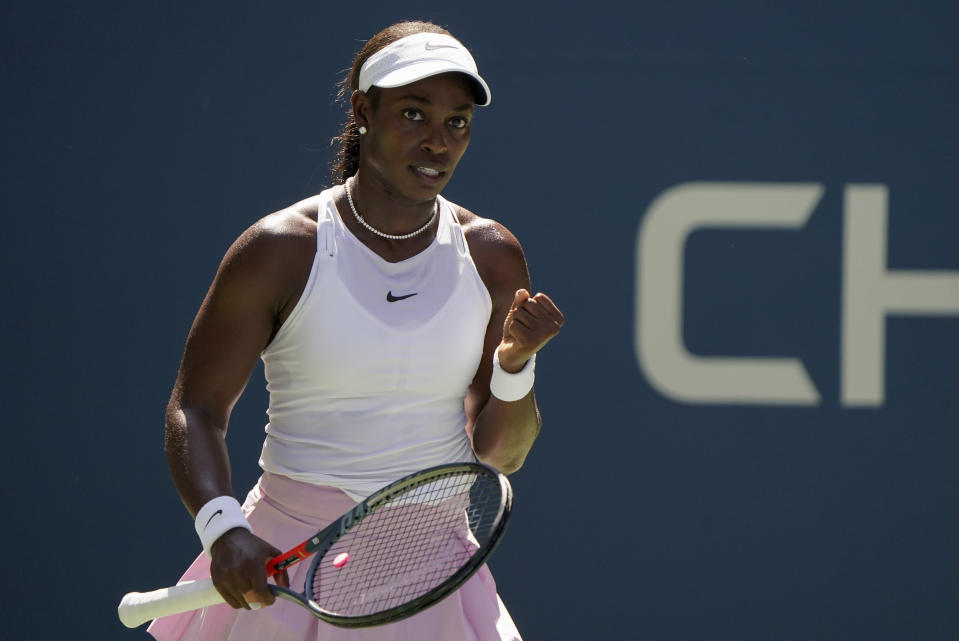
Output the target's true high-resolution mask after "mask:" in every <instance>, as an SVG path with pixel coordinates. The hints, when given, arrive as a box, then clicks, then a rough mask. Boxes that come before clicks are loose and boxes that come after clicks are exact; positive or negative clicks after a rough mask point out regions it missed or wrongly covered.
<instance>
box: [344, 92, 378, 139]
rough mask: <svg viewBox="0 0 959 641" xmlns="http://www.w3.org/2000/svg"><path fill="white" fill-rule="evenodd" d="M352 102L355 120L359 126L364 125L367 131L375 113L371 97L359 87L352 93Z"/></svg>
mask: <svg viewBox="0 0 959 641" xmlns="http://www.w3.org/2000/svg"><path fill="white" fill-rule="evenodd" d="M350 104H351V105H352V106H353V121H354V122H355V123H356V126H357V127H364V128H365V130H366V131H369V129H370V120H371V116H372V115H373V113H372V112H373V105H372V103H371V102H370V97H369V96H368V95H366V94H365V93H363V92H362V91H360V90H359V89H357V90H356V91H354V92H353V93H352V95H350Z"/></svg>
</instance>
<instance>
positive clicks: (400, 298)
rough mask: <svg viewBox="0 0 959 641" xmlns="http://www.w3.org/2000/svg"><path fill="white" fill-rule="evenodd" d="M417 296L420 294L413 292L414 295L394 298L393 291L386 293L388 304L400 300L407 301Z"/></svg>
mask: <svg viewBox="0 0 959 641" xmlns="http://www.w3.org/2000/svg"><path fill="white" fill-rule="evenodd" d="M417 294H419V292H413V293H412V294H404V295H403V296H394V295H393V291H392V290H390V291H388V292H386V302H387V303H395V302H396V301H398V300H406V299H407V298H410V297H411V296H416V295H417Z"/></svg>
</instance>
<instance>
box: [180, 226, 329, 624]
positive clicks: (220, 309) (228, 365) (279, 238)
mask: <svg viewBox="0 0 959 641" xmlns="http://www.w3.org/2000/svg"><path fill="white" fill-rule="evenodd" d="M313 234H314V235H313V236H312V239H311V237H310V230H309V222H308V221H307V220H306V219H305V218H304V217H302V216H299V215H298V214H290V213H286V214H274V215H272V216H268V217H267V218H265V219H263V220H261V221H260V222H258V223H257V224H256V225H254V226H253V227H251V228H250V229H248V230H247V231H246V232H245V233H244V234H243V235H242V236H240V238H238V239H237V241H236V242H235V243H233V245H232V246H231V247H230V249H229V250H228V251H227V253H226V256H225V257H224V258H223V261H222V263H221V264H220V267H219V269H218V271H217V274H216V277H215V278H214V280H213V284H212V285H211V286H210V289H209V291H208V292H207V295H206V297H205V299H204V300H203V304H202V305H201V306H200V310H199V312H198V313H197V315H196V319H195V320H194V322H193V326H192V328H191V330H190V333H189V336H188V338H187V341H186V347H185V349H184V353H183V359H182V361H181V364H180V369H179V371H178V373H177V378H176V383H175V385H174V387H173V393H172V395H171V397H170V402H169V404H168V405H167V411H166V438H165V450H166V456H167V463H168V465H169V467H170V472H171V474H172V476H173V482H174V485H175V486H176V489H177V492H178V493H179V495H180V498H181V499H182V500H183V503H184V505H185V506H186V508H187V510H189V512H190V514H191V516H193V517H195V516H196V513H197V512H198V511H199V510H200V508H202V507H203V505H205V504H206V503H207V502H208V501H210V500H211V499H214V498H216V497H218V496H232V495H233V489H232V485H231V478H230V461H229V457H228V455H227V448H226V442H225V437H226V432H227V425H228V423H229V418H230V413H231V411H232V409H233V406H234V404H235V403H236V401H237V399H238V398H239V397H240V394H241V393H242V392H243V389H244V388H245V387H246V383H247V381H248V380H249V377H250V374H251V373H252V371H253V368H254V366H255V364H256V361H257V359H258V358H259V356H260V353H261V352H262V351H263V349H264V348H265V347H266V346H267V345H268V344H269V342H270V340H271V339H272V337H273V335H274V333H275V331H276V329H277V328H278V327H279V324H280V323H281V322H282V320H283V318H285V315H286V314H287V313H288V311H289V310H290V309H292V306H293V305H295V303H296V299H298V297H299V293H300V291H302V286H303V283H305V279H306V278H307V277H308V274H309V265H310V263H311V262H312V256H313V250H314V248H315V227H314V232H313ZM304 264H305V273H304ZM279 552H280V551H279V550H277V549H276V548H274V547H273V546H271V545H270V544H268V543H266V542H265V541H262V540H261V539H259V538H257V537H255V536H254V535H252V534H251V533H249V532H248V531H246V530H244V529H242V528H234V529H232V530H229V531H228V532H227V533H225V534H224V535H223V536H221V537H220V538H218V539H217V540H216V542H215V543H214V544H213V546H212V547H211V556H212V562H211V576H212V578H213V580H214V583H215V585H216V587H217V589H218V590H219V591H220V593H221V594H222V595H223V597H224V600H225V601H226V602H227V603H229V604H230V605H231V606H233V607H246V608H248V607H249V606H248V601H259V602H261V603H265V604H269V603H272V602H273V595H272V593H271V592H270V591H269V589H268V588H267V583H266V573H265V570H264V568H265V565H266V562H267V561H269V560H270V559H271V558H273V557H274V556H275V555H276V554H279ZM279 580H280V581H281V582H285V577H280V578H279ZM251 590H252V592H254V593H255V594H256V598H253V597H252V595H249V594H247V593H249V592H250V591H251ZM244 594H247V597H246V598H245V597H244Z"/></svg>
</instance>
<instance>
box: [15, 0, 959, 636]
mask: <svg viewBox="0 0 959 641" xmlns="http://www.w3.org/2000/svg"><path fill="white" fill-rule="evenodd" d="M0 16H2V19H0V35H2V38H0V51H2V53H3V64H0V79H2V86H3V87H4V91H3V93H4V96H3V99H2V100H0V109H2V112H3V118H2V119H0V132H2V139H3V144H4V152H5V153H4V154H3V156H2V159H0V162H2V165H3V173H2V175H3V177H4V178H3V180H2V182H0V184H2V187H0V207H2V212H3V217H4V223H5V224H4V227H5V232H4V239H5V248H4V251H3V252H2V257H0V260H2V261H3V270H4V273H6V274H7V276H6V278H4V279H3V281H4V284H3V297H4V301H5V307H4V309H5V313H4V329H5V331H4V339H5V340H4V342H5V350H4V351H5V361H6V367H5V370H6V375H5V376H4V379H5V380H4V386H3V394H4V406H5V408H6V409H7V421H6V430H5V435H6V447H5V453H6V455H5V459H6V463H7V467H8V475H7V481H6V483H5V484H4V486H3V490H2V491H3V497H4V499H5V503H6V506H7V510H8V511H7V515H6V517H5V518H4V528H3V535H2V536H3V540H4V544H5V548H6V549H7V550H8V564H7V578H6V580H5V581H4V582H3V588H2V590H3V596H4V602H5V604H6V608H7V611H8V612H9V613H10V616H8V617H7V618H6V619H5V622H4V628H5V630H6V631H7V632H5V634H7V635H9V638H16V639H64V638H77V639H86V638H89V639H99V640H106V639H116V640H121V639H143V638H145V635H144V633H143V632H142V631H128V630H126V629H124V628H122V627H121V626H120V624H119V622H118V621H117V620H116V618H115V610H114V608H115V605H116V602H117V601H118V599H119V597H120V596H121V595H122V594H123V593H124V592H126V591H128V590H131V589H146V588H152V587H158V586H161V585H166V584H168V583H170V582H171V581H173V580H175V579H176V578H177V576H178V575H179V573H180V571H181V570H182V569H183V567H185V565H186V564H187V562H188V560H189V559H191V558H192V556H193V555H194V554H195V552H196V547H197V544H196V541H195V535H194V534H193V531H192V528H191V523H190V520H189V518H188V516H187V515H186V513H185V511H184V510H183V508H182V506H181V505H180V503H179V500H178V499H177V497H176V495H175V493H174V491H173V488H172V485H171V483H170V482H169V479H168V474H167V471H166V467H165V462H164V458H163V454H162V419H163V409H164V405H165V402H166V398H167V396H168V394H169V390H170V386H171V384H172V382H173V377H174V375H175V371H176V367H177V364H178V361H179V357H180V353H181V350H182V345H183V341H184V339H185V336H186V332H187V329H188V327H189V324H190V322H191V320H192V317H193V314H194V313H195V310H196V308H197V306H198V305H199V303H200V301H201V300H202V297H203V295H204V293H205V290H206V287H207V286H208V284H209V281H210V279H211V277H212V275H213V273H214V271H215V269H216V266H217V264H218V262H219V259H220V257H221V256H222V254H223V252H224V251H225V250H226V248H227V247H228V245H229V244H230V242H231V241H232V240H233V238H234V237H235V236H236V235H237V234H238V233H239V232H240V231H241V230H242V229H244V228H245V227H246V226H247V225H248V224H250V223H251V222H252V221H254V220H255V219H257V218H258V217H260V216H261V215H263V214H265V213H268V212H270V211H273V210H276V209H278V208H280V207H282V206H285V205H287V204H289V203H291V202H293V201H295V200H298V199H300V198H303V197H305V196H307V195H310V194H313V193H315V192H317V191H319V190H320V189H322V188H324V187H325V186H326V185H327V184H328V178H327V173H328V172H327V166H328V164H329V161H330V158H331V148H330V146H329V140H330V138H331V137H332V136H334V135H335V134H336V133H337V132H338V129H339V126H338V125H339V123H340V122H341V119H342V117H343V107H342V105H339V104H336V103H335V102H334V94H335V90H334V84H335V82H336V81H337V80H338V79H339V78H340V76H341V75H342V72H343V70H344V69H345V68H346V67H347V66H348V65H349V64H350V62H351V60H352V55H353V53H354V52H355V51H356V49H358V48H359V46H360V44H361V42H362V41H363V40H365V39H366V38H367V37H369V36H370V35H371V34H372V33H374V32H375V31H377V30H378V29H379V28H381V27H382V26H385V25H387V24H389V23H391V22H394V21H396V20H399V19H404V18H409V17H417V18H426V19H432V20H434V21H436V22H439V23H441V24H444V25H447V26H448V27H449V28H450V29H451V30H452V31H453V32H454V33H455V34H456V35H457V36H458V37H459V38H460V39H462V40H463V41H464V42H465V43H467V45H468V46H470V47H471V49H472V50H473V52H474V55H475V57H476V58H477V61H478V63H479V66H480V69H481V70H482V73H483V75H484V77H485V78H486V79H487V80H488V81H489V82H490V84H491V86H492V90H493V104H492V106H491V107H490V108H489V109H484V110H482V111H480V112H479V115H478V117H477V119H476V122H475V125H474V133H473V142H472V144H471V148H470V150H469V152H467V155H466V157H465V158H464V160H463V162H462V163H461V166H460V169H459V171H458V172H457V175H456V177H455V178H454V180H453V182H452V184H451V186H450V188H449V190H448V192H447V194H446V195H447V196H448V197H450V198H451V199H453V200H455V201H457V202H460V203H462V204H464V205H466V206H467V207H469V208H471V209H473V210H474V211H476V212H477V213H479V214H481V215H485V216H490V217H494V218H497V219H499V220H501V221H502V222H504V223H505V224H506V225H507V226H508V227H510V229H511V230H513V232H514V233H515V234H516V235H517V236H518V237H519V238H520V240H521V241H522V242H523V244H524V246H525V248H526V252H527V257H528V260H529V263H530V266H531V270H532V274H533V283H534V288H536V289H537V290H542V291H545V292H548V293H549V294H550V295H551V296H552V297H553V298H554V299H555V300H556V301H557V302H558V303H559V304H560V305H561V307H562V308H563V310H564V312H565V313H566V316H567V326H566V328H565V329H564V331H563V334H562V335H561V336H560V337H559V338H557V339H556V340H555V341H554V343H552V344H551V345H550V346H549V347H548V348H547V349H546V350H545V351H544V352H543V353H542V355H541V357H540V359H539V367H538V379H537V389H538V393H539V397H540V403H541V406H542V409H543V413H544V418H545V425H544V428H543V433H542V436H541V438H540V441H539V442H538V443H537V445H536V448H535V449H534V451H533V453H532V455H531V456H530V458H529V460H528V462H527V464H526V466H525V467H524V468H523V469H522V470H521V471H520V472H519V473H517V474H516V475H515V476H514V478H513V483H514V487H515V490H516V514H515V519H514V521H513V523H512V525H511V528H510V532H509V535H508V537H507V538H506V540H505V541H504V543H503V545H502V547H501V548H500V550H499V551H498V552H497V555H496V556H495V557H494V559H493V562H492V566H493V570H494V573H495V575H496V577H497V580H498V583H499V588H500V592H501V594H502V596H503V598H504V600H505V601H506V602H507V604H508V606H509V607H510V609H511V611H512V613H513V615H514V618H515V619H516V622H517V624H518V625H519V627H520V630H521V631H522V632H523V633H524V635H525V637H526V638H527V639H529V640H535V639H554V640H560V639H570V640H572V639H595V638H617V639H654V640H690V641H692V640H698V639H703V638H711V639H717V640H720V639H723V640H725V639H729V640H736V641H743V640H747V639H755V640H756V641H770V640H776V641H789V640H801V639H802V640H805V639H816V640H817V641H822V640H830V639H835V640H837V641H838V640H844V641H845V640H849V639H869V640H873V641H875V640H894V639H923V640H938V639H943V640H945V639H955V638H957V637H959V617H957V616H956V605H957V602H959V601H957V599H959V547H957V546H956V541H957V540H959V518H957V498H959V466H957V465H956V458H957V454H959V420H957V416H959V400H957V397H959V395H957V393H956V392H957V389H959V339H957V335H959V318H957V317H959V251H957V249H956V248H957V239H959V222H957V216H956V212H957V211H959V193H957V191H956V184H957V178H959V152H957V149H959V125H957V119H956V113H957V110H959V86H957V81H959V45H957V41H959V39H957V38H956V33H957V29H959V9H957V5H956V4H955V3H953V2H946V1H938V2H932V1H929V2H922V1H920V2H913V3H910V4H908V5H904V4H903V3H893V2H885V1H882V2H852V1H840V2H835V3H827V5H824V6H822V7H816V6H813V4H812V3H807V2H780V3H772V4H770V3H763V2H748V1H744V0H743V1H735V2H722V3H719V2H707V1H704V0H698V1H690V2H662V1H654V2H645V3H637V4H633V5H626V4H623V3H619V2H610V1H608V0H599V1H598V2H592V3H589V4H586V5H584V4H582V3H564V2H554V3H550V4H548V5H547V4H542V5H540V4H529V5H524V4H522V3H515V2H500V1H498V0H493V1H490V2H485V3H482V4H479V5H476V6H475V7H472V8H455V9H454V8H444V7H443V6H442V5H439V4H437V3H424V2H420V1H418V0H414V1H412V2H409V3H406V4H404V6H403V7H402V8H382V7H376V6H369V4H368V3H367V4H364V5H356V6H354V5H349V4H341V6H337V7H330V6H326V5H325V4H323V3H319V2H279V3H274V4H272V5H270V6H265V5H264V4H263V3H254V2H236V1H234V2H230V3H198V4H194V3H172V4H171V3H121V2H100V3H73V2H60V3H35V4H27V3H23V2H21V3H7V4H5V5H4V7H3V9H2V10H0ZM265 402H266V397H265V393H264V392H263V390H262V375H261V374H260V373H259V372H257V373H255V374H254V377H253V379H252V381H251V383H250V385H249V389H248V390H247V393H246V395H245V396H244V398H243V399H242V400H241V402H240V404H239V405H238V407H237V409H236V410H235V412H234V417H233V421H232V424H231V431H230V436H229V444H230V448H231V451H232V453H233V455H234V465H235V470H234V483H235V487H236V491H237V492H238V493H241V494H244V493H245V492H246V490H247V488H248V486H249V485H250V484H252V483H253V482H254V480H255V478H256V476H257V474H258V469H257V468H256V455H257V453H258V451H259V446H260V442H261V439H262V428H263V425H264V423H265V414H264V408H265ZM555 483H560V485H559V487H555V486H554V484H555ZM143 549H146V550H147V554H145V555H142V550H143ZM25 591H29V593H25ZM50 598H52V599H54V600H55V601H57V602H58V603H59V604H60V606H59V607H57V608H56V609H51V608H50V607H49V605H48V603H47V601H48V600H49V599H50Z"/></svg>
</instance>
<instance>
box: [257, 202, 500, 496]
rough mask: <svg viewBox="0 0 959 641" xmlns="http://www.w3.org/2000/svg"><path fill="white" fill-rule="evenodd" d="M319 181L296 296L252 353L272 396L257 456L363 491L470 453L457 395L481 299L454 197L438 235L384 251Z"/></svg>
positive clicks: (480, 317)
mask: <svg viewBox="0 0 959 641" xmlns="http://www.w3.org/2000/svg"><path fill="white" fill-rule="evenodd" d="M335 189H337V188H333V189H328V190H326V191H324V192H323V193H321V194H320V202H319V205H318V212H317V233H316V238H317V252H316V257H315V258H314V260H313V267H312V270H311V272H310V277H309V280H308V282H307V284H306V287H305V288H304V290H303V294H302V295H301V297H300V300H299V302H298V303H297V304H296V306H295V307H294V309H293V311H292V313H291V314H290V316H289V317H288V318H287V319H286V322H284V323H283V325H282V327H281V328H280V330H279V332H278V333H277V335H276V336H275V337H274V339H273V342H272V343H270V345H269V346H268V347H267V348H266V350H264V352H263V354H262V358H263V363H264V367H265V374H266V381H267V390H268V391H269V393H270V406H269V409H268V410H267V415H268V416H269V423H268V424H267V426H266V441H265V442H264V444H263V452H262V455H261V458H260V466H261V467H262V468H263V469H264V470H267V471H269V472H273V473H276V474H283V475H285V476H288V477H291V478H294V479H296V480H299V481H304V482H307V483H314V484H317V485H331V486H334V487H337V488H340V489H341V490H343V491H344V492H346V493H347V494H349V495H350V496H351V497H353V498H354V499H357V500H359V499H362V498H365V497H366V496H367V495H369V494H371V493H372V492H374V491H376V490H377V489H379V488H380V487H382V486H383V485H386V484H387V483H390V482H392V481H395V480H396V479H399V478H400V477H402V476H404V475H406V474H410V473H413V472H416V471H418V470H420V469H423V468H425V467H429V466H431V465H438V464H440V463H448V462H458V461H471V460H475V456H474V454H473V450H472V447H471V445H470V442H469V438H468V436H467V434H466V430H465V426H466V414H465V412H464V409H463V400H464V398H465V397H466V392H467V388H468V386H469V384H470V383H471V382H472V380H473V376H474V375H475V373H476V369H477V367H478V366H479V362H480V358H481V357H482V353H483V340H484V337H485V335H486V327H487V325H488V323H489V319H490V313H491V310H492V301H491V299H490V296H489V292H488V291H487V290H486V286H485V285H484V283H483V281H482V279H481V278H480V276H479V274H478V273H477V271H476V266H475V265H474V264H473V259H472V258H471V256H470V253H469V248H468V246H467V244H466V239H465V237H464V235H463V230H462V228H461V227H460V225H459V223H458V222H457V220H456V218H455V216H454V214H453V208H452V207H451V205H450V203H449V202H448V201H446V200H445V199H443V198H440V199H439V205H440V214H439V216H438V218H439V227H438V230H437V233H436V238H435V239H434V240H433V242H432V244H430V246H429V247H427V248H426V249H424V250H423V251H422V252H420V253H419V254H417V255H415V256H413V257H412V258H409V259H407V260H403V261H400V262H398V263H390V262H387V261H385V260H383V258H381V257H380V256H379V255H377V254H376V253H374V252H373V251H372V250H370V248H368V247H367V246H366V245H364V244H363V243H361V242H360V241H359V240H358V239H357V238H356V237H355V236H354V235H353V234H352V232H350V231H349V230H348V229H347V228H346V226H345V225H344V224H343V220H342V219H341V218H340V215H339V212H338V211H337V209H336V206H335V205H334V204H333V194H334V193H335Z"/></svg>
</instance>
